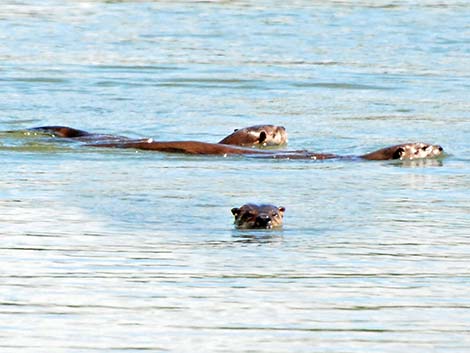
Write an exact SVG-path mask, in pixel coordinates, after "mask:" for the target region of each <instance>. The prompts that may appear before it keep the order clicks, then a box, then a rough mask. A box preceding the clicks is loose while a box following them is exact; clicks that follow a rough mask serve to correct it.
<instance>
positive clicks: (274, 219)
mask: <svg viewBox="0 0 470 353" xmlns="http://www.w3.org/2000/svg"><path fill="white" fill-rule="evenodd" d="M284 211H285V208H284V207H276V206H274V205H255V204H246V205H243V206H242V207H240V208H232V214H233V215H234V217H235V221H234V223H235V226H236V227H237V228H240V229H272V228H277V227H281V226H282V219H283V216H284Z"/></svg>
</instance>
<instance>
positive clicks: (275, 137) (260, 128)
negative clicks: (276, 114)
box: [219, 125, 287, 147]
mask: <svg viewBox="0 0 470 353" xmlns="http://www.w3.org/2000/svg"><path fill="white" fill-rule="evenodd" d="M219 143H221V144H224V145H236V146H247V147H253V146H255V147H259V146H280V145H284V144H286V143H287V132H286V129H285V128H284V127H283V126H276V125H254V126H249V127H245V128H243V129H235V131H234V132H233V133H232V134H230V135H228V136H227V137H225V138H224V139H223V140H221V141H220V142H219Z"/></svg>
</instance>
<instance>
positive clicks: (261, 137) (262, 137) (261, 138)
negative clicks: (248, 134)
mask: <svg viewBox="0 0 470 353" xmlns="http://www.w3.org/2000/svg"><path fill="white" fill-rule="evenodd" d="M266 137H268V136H267V135H266V131H261V132H260V133H259V137H258V142H259V143H263V142H264V141H265V140H266Z"/></svg>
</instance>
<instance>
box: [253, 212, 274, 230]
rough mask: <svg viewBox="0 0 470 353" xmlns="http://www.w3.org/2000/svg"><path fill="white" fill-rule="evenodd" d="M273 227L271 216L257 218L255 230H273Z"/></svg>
mask: <svg viewBox="0 0 470 353" xmlns="http://www.w3.org/2000/svg"><path fill="white" fill-rule="evenodd" d="M272 227H273V224H272V220H271V217H270V216H269V215H260V216H258V217H256V220H255V228H266V229H271V228H272Z"/></svg>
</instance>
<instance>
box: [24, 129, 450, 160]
mask: <svg viewBox="0 0 470 353" xmlns="http://www.w3.org/2000/svg"><path fill="white" fill-rule="evenodd" d="M31 130H33V131H42V132H46V133H49V134H52V136H55V137H63V138H69V139H74V140H78V141H81V142H85V145H86V146H90V147H105V148H129V149H138V150H148V151H159V152H168V153H185V154H200V155H222V156H227V155H246V156H250V157H258V158H273V159H306V160H307V159H309V160H325V159H365V160H375V161H382V160H413V159H422V158H435V157H438V156H440V155H441V154H442V153H443V148H442V147H441V146H439V145H432V144H427V143H422V142H412V143H405V144H399V145H394V146H390V147H386V148H382V149H379V150H377V151H374V152H371V153H367V154H363V155H359V156H341V155H337V154H331V153H314V152H310V151H305V150H293V151H289V150H284V151H273V150H260V149H253V148H249V147H264V146H279V145H282V144H285V143H287V133H286V130H285V128H284V127H282V126H275V125H254V126H250V127H246V128H243V129H237V130H235V131H234V132H233V133H232V134H230V135H228V136H227V137H225V138H224V139H222V140H220V141H219V143H209V142H200V141H154V140H153V139H151V138H150V139H130V138H127V137H123V136H114V135H103V134H94V133H89V132H87V131H83V130H78V129H74V128H70V127H66V126H43V127H38V128H33V129H31ZM247 146H249V147H247Z"/></svg>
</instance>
